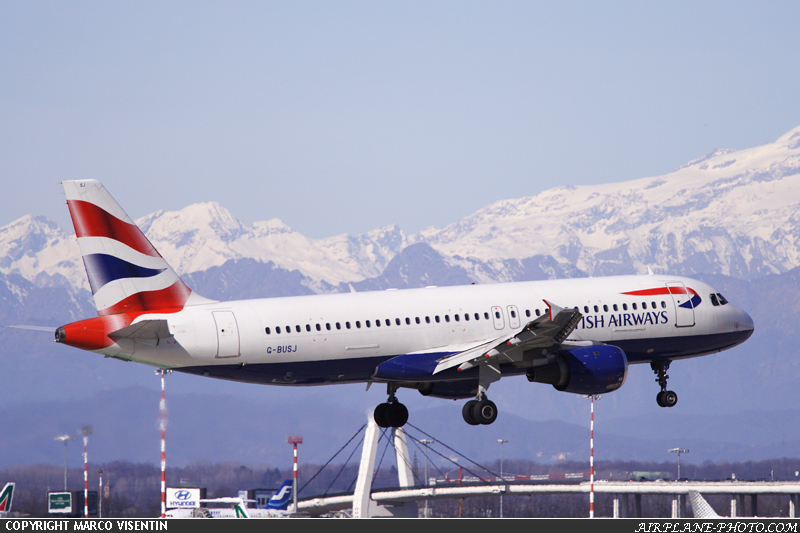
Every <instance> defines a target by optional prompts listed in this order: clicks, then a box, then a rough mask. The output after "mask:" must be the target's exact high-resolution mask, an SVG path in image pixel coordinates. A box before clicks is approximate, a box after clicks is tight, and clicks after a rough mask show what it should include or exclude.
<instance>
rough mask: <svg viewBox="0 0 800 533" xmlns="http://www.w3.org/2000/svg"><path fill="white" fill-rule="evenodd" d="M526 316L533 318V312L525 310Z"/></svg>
mask: <svg viewBox="0 0 800 533" xmlns="http://www.w3.org/2000/svg"><path fill="white" fill-rule="evenodd" d="M525 316H526V317H528V318H530V317H531V310H530V309H526V310H525Z"/></svg>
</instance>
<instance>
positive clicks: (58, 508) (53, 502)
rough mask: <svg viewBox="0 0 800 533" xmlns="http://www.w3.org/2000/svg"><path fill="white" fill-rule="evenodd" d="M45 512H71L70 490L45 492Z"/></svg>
mask: <svg viewBox="0 0 800 533" xmlns="http://www.w3.org/2000/svg"><path fill="white" fill-rule="evenodd" d="M47 512H48V513H65V514H70V513H72V493H71V492H48V493H47Z"/></svg>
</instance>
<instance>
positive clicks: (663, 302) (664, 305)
mask: <svg viewBox="0 0 800 533" xmlns="http://www.w3.org/2000/svg"><path fill="white" fill-rule="evenodd" d="M661 307H662V308H664V309H666V308H667V302H665V301H664V300H661Z"/></svg>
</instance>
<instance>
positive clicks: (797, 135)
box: [0, 127, 800, 292]
mask: <svg viewBox="0 0 800 533" xmlns="http://www.w3.org/2000/svg"><path fill="white" fill-rule="evenodd" d="M137 223H138V224H139V225H140V226H141V227H142V229H143V230H144V231H145V233H146V234H147V236H148V237H149V238H150V240H151V241H152V242H153V244H154V245H155V247H156V248H157V249H158V250H159V251H160V252H161V254H162V255H163V256H164V257H165V258H166V259H167V260H168V261H169V262H170V263H171V264H172V266H173V268H175V270H176V271H177V272H178V273H179V274H181V275H189V274H192V273H202V272H210V270H211V269H219V268H233V267H231V266H230V265H235V264H236V262H241V260H247V261H248V262H244V263H241V264H246V265H248V268H249V269H251V270H252V266H253V264H252V262H253V261H255V262H257V263H259V264H265V265H269V268H270V269H273V270H275V269H277V270H280V271H281V272H282V273H283V274H286V273H291V272H293V271H296V274H299V276H300V279H301V282H300V283H301V285H302V286H303V287H305V288H304V289H303V290H309V291H312V292H326V291H331V290H343V287H346V284H347V283H351V282H352V283H358V282H362V283H364V282H366V281H367V280H370V279H375V278H378V277H379V276H381V275H383V274H384V273H385V272H387V274H386V276H384V277H386V278H387V279H386V280H384V281H382V282H374V283H368V284H367V285H365V287H372V286H374V287H379V286H383V285H385V284H387V283H388V284H392V283H394V282H395V281H393V280H399V281H400V282H402V283H404V284H405V286H414V285H415V284H418V283H423V282H422V280H423V279H425V280H427V281H425V282H424V283H430V279H431V275H430V273H426V272H424V269H425V266H426V265H425V264H416V265H411V264H410V263H409V261H422V260H424V261H429V262H431V263H430V264H431V265H434V264H435V268H436V269H437V271H438V272H439V277H440V278H443V279H445V280H455V281H463V280H464V279H471V280H474V281H480V282H492V281H508V280H515V279H533V278H541V277H562V276H567V277H569V276H579V275H608V274H618V273H631V272H643V271H646V269H647V267H650V268H652V269H653V270H654V271H657V272H672V273H676V274H688V275H692V274H697V273H711V274H723V275H728V276H733V277H737V278H740V279H752V278H755V277H759V276H763V275H766V274H774V273H781V272H786V271H788V270H790V269H792V268H794V267H796V266H798V265H800V127H798V128H795V129H793V130H791V131H789V132H788V133H786V134H785V135H783V136H781V137H780V138H779V139H778V140H777V141H775V142H772V143H767V144H764V145H762V146H758V147H755V148H749V149H745V150H738V151H734V150H716V151H714V152H712V153H710V154H708V155H707V156H705V157H703V158H700V159H697V160H695V161H692V162H690V163H688V164H687V165H685V166H683V167H681V168H679V169H677V170H676V171H674V172H672V173H670V174H667V175H664V176H658V177H650V178H643V179H639V180H634V181H629V182H623V183H611V184H604V185H588V186H580V187H576V186H565V187H557V188H554V189H550V190H548V191H545V192H543V193H541V194H538V195H536V196H532V197H528V198H520V199H513V200H503V201H499V202H495V203H493V204H491V205H489V206H487V207H485V208H483V209H481V210H479V211H478V212H476V213H474V214H473V215H471V216H468V217H466V218H464V219H462V220H460V221H458V222H454V223H453V224H451V225H449V226H447V227H445V228H442V229H434V228H429V229H426V230H424V231H422V232H420V233H418V234H416V235H412V236H410V237H406V236H405V235H404V234H403V232H402V230H401V229H400V228H399V227H398V226H396V225H393V226H389V227H386V228H381V229H377V230H374V231H372V232H369V233H366V234H364V235H359V236H356V237H352V236H349V235H338V236H334V237H330V238H326V239H317V240H315V239H310V238H308V237H305V236H303V235H301V234H300V233H298V232H296V231H294V230H293V229H291V228H290V227H288V226H286V225H285V224H284V223H283V222H281V221H280V220H278V219H272V220H268V221H264V222H256V223H254V224H252V225H246V224H244V223H242V222H241V221H240V220H238V219H236V218H235V217H234V216H233V215H232V214H231V213H230V212H229V211H227V210H226V209H225V208H224V207H222V206H220V205H219V204H217V203H214V202H209V203H202V204H195V205H191V206H188V207H186V208H184V209H182V210H180V211H171V212H163V211H159V212H156V213H153V214H151V215H148V216H146V217H143V218H141V219H139V220H137ZM414 244H415V245H417V247H419V246H421V245H424V246H425V249H426V251H423V250H422V249H419V252H420V253H408V254H405V255H402V254H401V252H402V251H403V250H404V249H405V248H407V247H408V246H409V245H414ZM416 249H418V248H415V250H416ZM431 250H432V251H433V252H431ZM436 254H438V256H439V257H433V256H434V255H436ZM415 258H416V259H415ZM393 259H394V260H395V264H394V265H393V266H392V268H390V269H388V270H387V267H389V266H390V262H391V261H392V260H393ZM226 265H227V266H226ZM447 269H450V271H449V272H445V270H447ZM215 271H216V270H215ZM408 272H415V273H414V274H413V276H412V277H413V278H414V279H411V278H410V277H409V275H408ZM0 273H3V274H15V275H19V276H21V277H22V278H24V279H26V280H28V281H30V282H32V283H34V284H35V285H36V286H39V287H52V286H70V287H73V288H84V289H85V288H88V286H87V283H86V280H85V274H84V270H83V264H82V262H81V260H80V255H79V252H78V248H77V243H76V240H75V238H74V236H73V234H72V231H71V228H69V229H62V228H59V227H58V226H57V225H56V224H55V223H53V222H50V221H48V220H46V219H45V218H43V217H40V216H36V217H34V216H26V217H23V218H21V219H19V220H16V221H14V222H12V223H11V224H8V225H7V226H4V227H2V228H0ZM387 276H388V277H387ZM284 277H285V276H284ZM416 278H419V280H417V279H416Z"/></svg>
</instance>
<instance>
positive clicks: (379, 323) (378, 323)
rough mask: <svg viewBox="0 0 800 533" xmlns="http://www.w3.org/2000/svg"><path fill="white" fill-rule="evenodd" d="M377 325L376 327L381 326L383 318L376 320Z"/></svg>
mask: <svg viewBox="0 0 800 533" xmlns="http://www.w3.org/2000/svg"><path fill="white" fill-rule="evenodd" d="M367 327H369V324H367ZM375 327H376V328H379V327H381V319H380V318H379V319H378V320H376V321H375Z"/></svg>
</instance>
